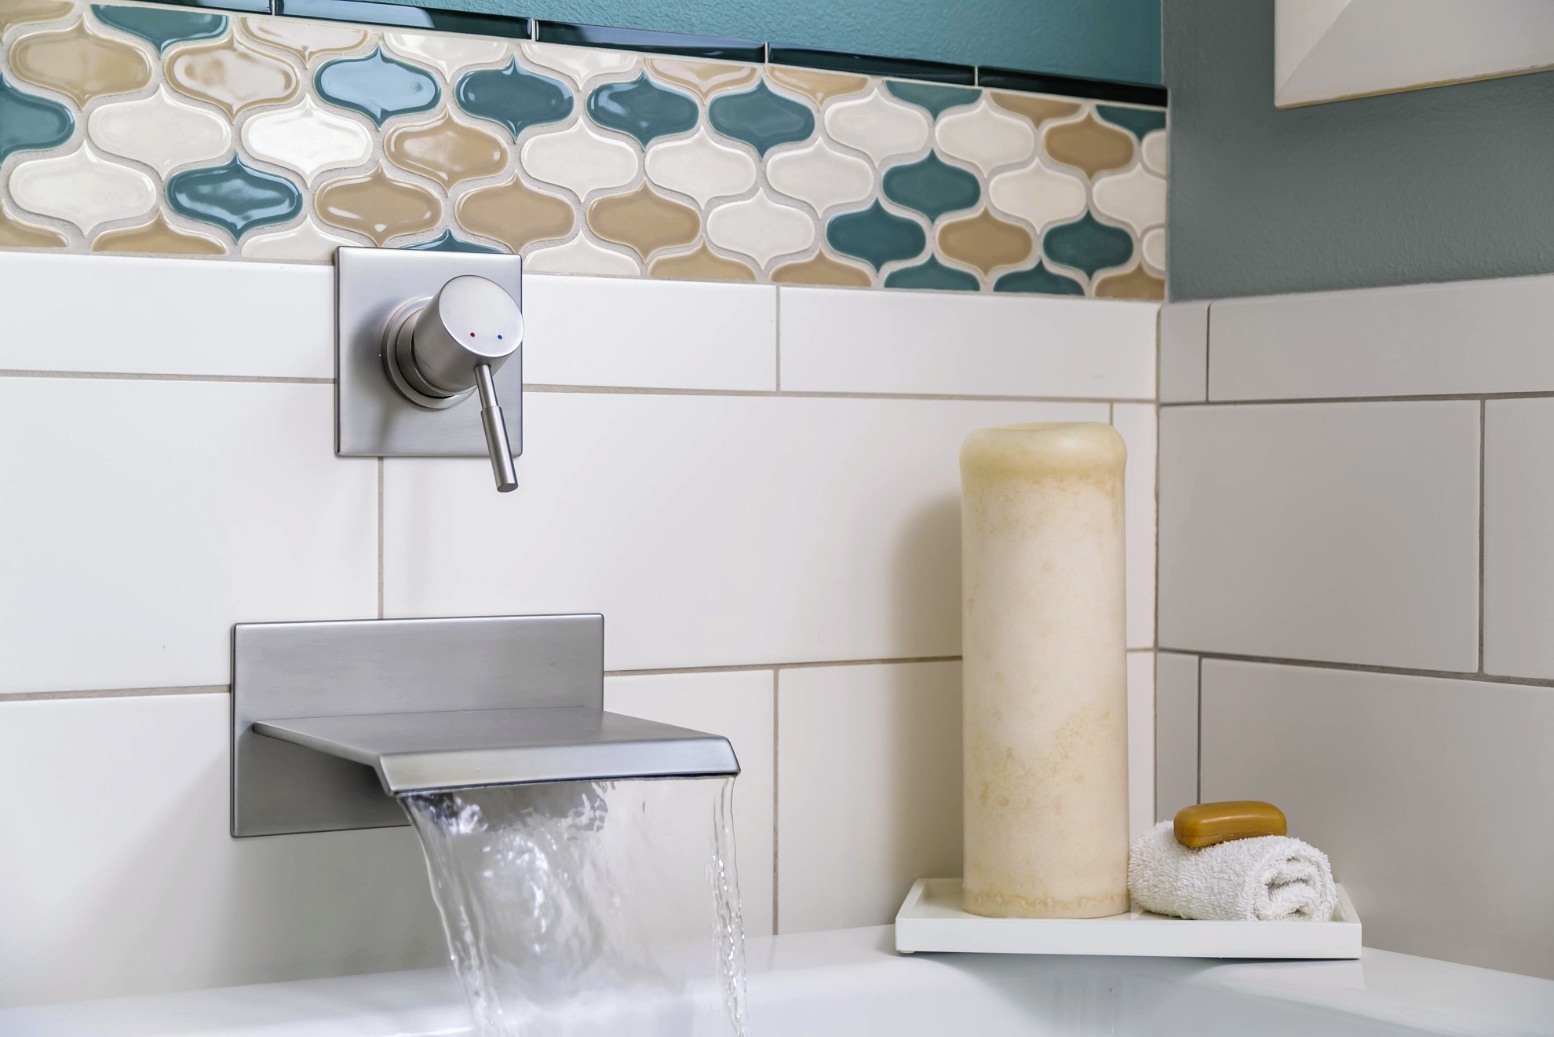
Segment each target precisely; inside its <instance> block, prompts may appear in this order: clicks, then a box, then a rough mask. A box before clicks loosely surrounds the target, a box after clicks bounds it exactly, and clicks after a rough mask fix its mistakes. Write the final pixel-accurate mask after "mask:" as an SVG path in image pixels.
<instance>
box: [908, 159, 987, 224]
mask: <svg viewBox="0 0 1554 1037" xmlns="http://www.w3.org/2000/svg"><path fill="white" fill-rule="evenodd" d="M884 187H885V197H886V198H889V199H890V200H891V201H893V202H895V203H896V204H897V205H904V206H906V207H907V208H908V209H915V210H916V211H918V212H920V213H922V214H923V215H924V216H926V217H928V218H929V219H930V220H937V219H938V218H939V217H940V216H943V215H944V214H945V213H947V212H954V211H955V210H956V209H969V208H971V207H972V206H973V205H976V204H977V202H978V201H979V200H981V198H982V185H981V184H979V183H978V182H977V178H976V177H975V176H974V175H973V174H971V173H968V172H967V171H966V170H964V169H961V168H960V167H959V166H952V165H950V164H949V163H948V162H946V161H944V160H943V159H942V158H940V157H939V155H938V153H937V152H931V153H929V154H927V155H924V156H923V157H922V158H921V159H919V160H918V161H916V162H913V163H912V164H911V165H906V166H892V167H891V168H890V169H887V170H886V171H885V179H884Z"/></svg>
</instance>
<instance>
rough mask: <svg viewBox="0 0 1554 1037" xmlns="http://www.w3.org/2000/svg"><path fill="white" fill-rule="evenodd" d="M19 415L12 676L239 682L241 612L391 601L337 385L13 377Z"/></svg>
mask: <svg viewBox="0 0 1554 1037" xmlns="http://www.w3.org/2000/svg"><path fill="white" fill-rule="evenodd" d="M0 414H4V415H5V425H6V432H7V439H8V442H9V444H10V445H9V447H8V448H7V449H5V450H0V486H3V487H4V494H5V498H6V506H5V507H0V572H3V573H4V574H5V576H4V583H5V593H4V594H3V595H0V660H4V662H3V663H0V692H34V691H61V690H86V689H96V688H125V687H130V688H134V687H168V686H188V685H208V684H225V683H227V681H228V679H229V670H230V660H229V656H230V652H231V647H230V643H231V633H230V627H231V625H232V624H233V623H235V622H239V621H255V620H284V619H335V618H352V617H363V616H371V615H373V614H374V613H375V611H376V607H377V603H376V589H377V577H376V563H377V544H376V531H375V525H376V514H375V507H376V493H377V490H376V465H375V464H374V462H373V461H371V460H346V459H341V458H337V457H335V456H334V390H333V388H332V387H331V386H328V385H296V384H253V383H209V382H206V383H199V382H170V381H148V380H98V379H83V378H0ZM493 496H494V494H493Z"/></svg>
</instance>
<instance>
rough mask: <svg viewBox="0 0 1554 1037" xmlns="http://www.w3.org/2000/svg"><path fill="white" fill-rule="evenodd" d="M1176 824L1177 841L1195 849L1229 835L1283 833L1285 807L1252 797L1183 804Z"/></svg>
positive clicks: (1235, 837)
mask: <svg viewBox="0 0 1554 1037" xmlns="http://www.w3.org/2000/svg"><path fill="white" fill-rule="evenodd" d="M1175 827H1176V841H1177V842H1179V843H1181V844H1182V845H1183V846H1186V847H1189V848H1191V849H1194V850H1199V849H1202V848H1203V847H1205V846H1213V845H1214V844H1215V843H1224V842H1229V841H1230V840H1232V839H1250V838H1252V837H1253V836H1256V835H1283V834H1284V833H1285V832H1286V831H1288V828H1287V827H1286V825H1285V823H1284V811H1282V810H1280V809H1279V808H1278V807H1276V806H1274V805H1273V804H1272V803H1262V802H1259V801H1257V800H1255V799H1237V800H1233V801H1231V802H1228V803H1199V804H1197V805H1196V806H1190V807H1183V808H1182V809H1181V810H1179V811H1177V813H1176V826H1175Z"/></svg>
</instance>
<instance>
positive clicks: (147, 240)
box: [92, 212, 227, 256]
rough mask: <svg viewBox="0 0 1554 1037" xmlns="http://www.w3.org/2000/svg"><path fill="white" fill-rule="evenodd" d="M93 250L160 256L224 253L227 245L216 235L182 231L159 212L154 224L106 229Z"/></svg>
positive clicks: (96, 241)
mask: <svg viewBox="0 0 1554 1037" xmlns="http://www.w3.org/2000/svg"><path fill="white" fill-rule="evenodd" d="M92 251H93V252H123V253H135V254H141V255H154V256H156V255H159V256H223V255H226V253H227V246H226V245H224V244H222V243H221V242H219V241H217V240H216V239H215V238H212V237H207V236H206V235H204V234H195V233H193V232H192V231H186V230H179V229H178V228H177V227H174V226H173V225H172V224H171V223H168V222H167V217H165V216H163V215H162V214H161V213H160V212H158V213H157V214H156V215H155V216H152V217H151V222H150V223H143V224H141V225H140V226H139V227H122V228H120V229H119V230H110V231H105V232H104V233H102V234H99V235H97V238H96V239H95V240H94V241H93V242H92Z"/></svg>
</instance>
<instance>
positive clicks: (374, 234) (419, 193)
mask: <svg viewBox="0 0 1554 1037" xmlns="http://www.w3.org/2000/svg"><path fill="white" fill-rule="evenodd" d="M313 209H314V211H315V212H317V213H318V218H319V219H321V220H323V221H324V222H325V223H327V224H330V225H331V226H334V227H339V228H340V229H341V230H349V231H354V232H356V233H357V234H365V235H366V236H367V237H369V238H371V239H372V241H373V244H375V245H380V246H381V245H386V244H387V243H388V241H389V239H390V238H397V237H399V236H400V235H402V234H419V233H421V232H422V231H427V230H431V229H432V228H433V227H435V226H437V224H438V223H440V222H441V221H442V202H441V200H439V199H438V197H437V196H436V195H435V194H433V193H432V192H431V191H428V190H427V189H426V188H424V187H422V186H421V185H420V184H413V183H410V182H409V181H406V180H396V179H395V178H393V177H391V176H389V174H388V171H387V170H385V169H384V168H383V166H382V165H379V166H378V167H377V168H376V169H374V170H372V172H370V173H367V174H366V175H364V176H352V177H345V178H342V179H339V180H330V181H328V182H326V183H325V184H324V185H323V186H322V187H320V188H319V189H318V193H317V194H316V195H315V196H314V199H313Z"/></svg>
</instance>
